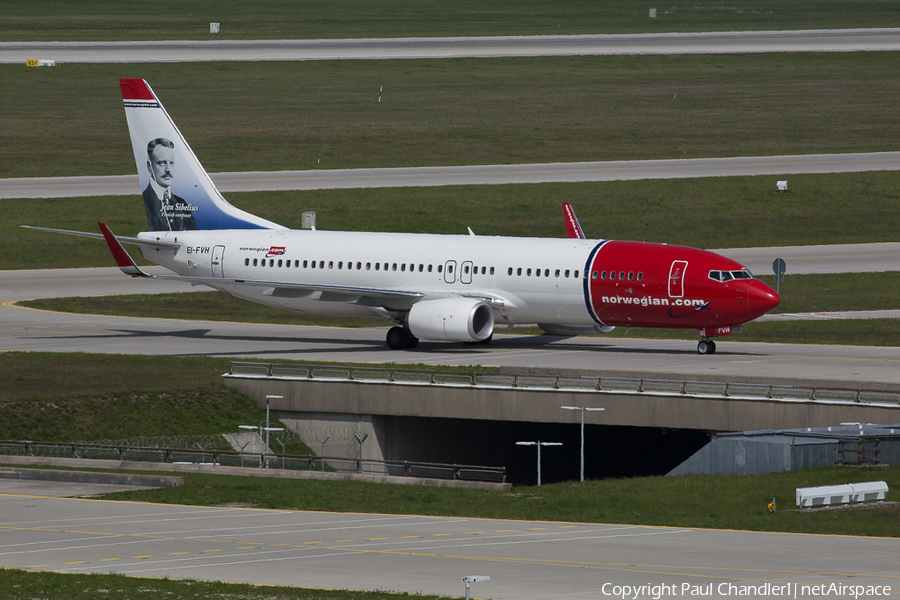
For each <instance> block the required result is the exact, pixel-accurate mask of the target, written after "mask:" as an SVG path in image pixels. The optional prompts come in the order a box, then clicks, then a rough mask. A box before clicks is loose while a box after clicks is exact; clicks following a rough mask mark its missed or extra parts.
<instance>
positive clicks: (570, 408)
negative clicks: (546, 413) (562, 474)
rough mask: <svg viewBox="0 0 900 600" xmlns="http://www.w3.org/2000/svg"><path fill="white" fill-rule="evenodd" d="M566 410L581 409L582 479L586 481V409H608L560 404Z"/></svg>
mask: <svg viewBox="0 0 900 600" xmlns="http://www.w3.org/2000/svg"><path fill="white" fill-rule="evenodd" d="M560 408H562V409H565V410H580V411H581V479H580V481H584V411H586V410H606V409H605V408H591V407H590V406H560Z"/></svg>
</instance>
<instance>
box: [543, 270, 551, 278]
mask: <svg viewBox="0 0 900 600" xmlns="http://www.w3.org/2000/svg"><path fill="white" fill-rule="evenodd" d="M544 277H550V269H544Z"/></svg>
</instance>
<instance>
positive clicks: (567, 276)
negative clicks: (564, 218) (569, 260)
mask: <svg viewBox="0 0 900 600" xmlns="http://www.w3.org/2000/svg"><path fill="white" fill-rule="evenodd" d="M568 278H569V270H568V269H566V279H568Z"/></svg>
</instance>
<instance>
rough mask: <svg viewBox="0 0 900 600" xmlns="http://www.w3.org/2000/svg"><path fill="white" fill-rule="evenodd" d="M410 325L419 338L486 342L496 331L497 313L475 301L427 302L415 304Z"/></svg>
mask: <svg viewBox="0 0 900 600" xmlns="http://www.w3.org/2000/svg"><path fill="white" fill-rule="evenodd" d="M406 322H407V324H408V325H409V330H410V332H412V334H413V335H414V336H416V337H417V338H422V339H425V340H449V341H451V342H483V341H485V340H487V339H489V338H490V337H491V335H492V334H493V332H494V311H493V310H491V307H490V306H488V305H487V304H485V303H484V302H482V301H481V300H475V299H473V298H443V299H440V300H425V301H423V302H416V303H415V304H413V306H412V308H411V309H410V310H409V316H408V317H407V320H406Z"/></svg>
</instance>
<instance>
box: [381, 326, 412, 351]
mask: <svg viewBox="0 0 900 600" xmlns="http://www.w3.org/2000/svg"><path fill="white" fill-rule="evenodd" d="M410 337H412V336H410V335H409V333H408V332H407V331H406V330H405V329H403V328H402V327H391V328H390V329H388V332H387V338H386V340H385V341H386V342H387V345H388V348H390V349H391V350H403V349H404V348H406V346H407V344H409V338H410Z"/></svg>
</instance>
